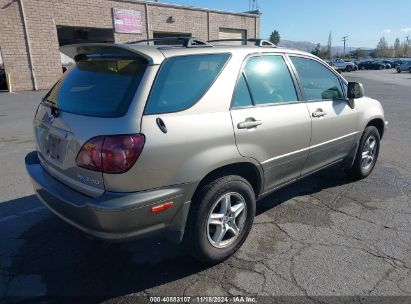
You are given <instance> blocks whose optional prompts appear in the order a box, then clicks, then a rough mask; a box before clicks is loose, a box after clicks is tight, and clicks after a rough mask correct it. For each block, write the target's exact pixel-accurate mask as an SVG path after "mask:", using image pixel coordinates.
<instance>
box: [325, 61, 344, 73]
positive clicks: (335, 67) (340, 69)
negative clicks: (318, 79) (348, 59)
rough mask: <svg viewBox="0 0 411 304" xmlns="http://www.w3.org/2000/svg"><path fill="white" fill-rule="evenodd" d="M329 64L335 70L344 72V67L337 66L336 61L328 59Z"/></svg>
mask: <svg viewBox="0 0 411 304" xmlns="http://www.w3.org/2000/svg"><path fill="white" fill-rule="evenodd" d="M326 62H327V64H328V65H329V66H331V67H332V68H333V69H334V70H336V71H337V72H338V73H339V74H341V72H343V71H344V70H343V69H342V68H339V67H337V66H336V65H335V64H334V63H332V62H331V61H326Z"/></svg>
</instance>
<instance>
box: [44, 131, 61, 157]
mask: <svg viewBox="0 0 411 304" xmlns="http://www.w3.org/2000/svg"><path fill="white" fill-rule="evenodd" d="M44 152H45V153H46V155H47V156H48V157H50V158H52V159H54V160H56V161H59V162H61V161H62V155H61V152H62V140H61V138H59V137H57V136H54V135H52V134H48V135H47V137H46V144H45V149H44Z"/></svg>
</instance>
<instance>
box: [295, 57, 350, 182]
mask: <svg viewBox="0 0 411 304" xmlns="http://www.w3.org/2000/svg"><path fill="white" fill-rule="evenodd" d="M290 59H291V61H292V63H293V64H294V67H295V69H296V71H297V74H298V78H299V81H300V85H301V87H302V90H303V95H304V99H305V100H306V101H307V107H308V110H309V112H310V115H311V119H312V136H311V143H310V153H309V156H308V159H307V163H306V164H305V166H304V169H303V171H302V174H305V173H308V172H310V171H313V170H316V169H319V168H321V167H324V166H326V165H328V164H331V163H333V162H336V161H338V160H341V159H343V158H344V157H346V156H347V154H349V152H350V151H351V149H352V148H353V147H354V144H355V138H356V137H357V133H358V132H357V109H356V108H353V109H352V108H351V107H350V106H349V105H348V103H347V101H346V100H345V96H344V90H343V89H342V85H341V81H340V78H339V76H337V75H336V74H335V73H334V72H333V71H331V70H330V69H329V68H328V67H326V66H325V65H323V64H322V63H320V62H319V61H316V60H314V59H310V58H305V57H299V56H290Z"/></svg>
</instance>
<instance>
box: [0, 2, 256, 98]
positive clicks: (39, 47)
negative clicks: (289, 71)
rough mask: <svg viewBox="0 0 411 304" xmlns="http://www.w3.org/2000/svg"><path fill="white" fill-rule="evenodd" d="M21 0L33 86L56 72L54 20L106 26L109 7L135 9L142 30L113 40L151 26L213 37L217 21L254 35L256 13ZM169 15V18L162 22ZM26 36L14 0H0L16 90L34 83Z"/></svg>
mask: <svg viewBox="0 0 411 304" xmlns="http://www.w3.org/2000/svg"><path fill="white" fill-rule="evenodd" d="M23 3H24V9H25V14H26V20H27V31H28V38H29V41H30V47H31V54H32V67H33V72H34V76H35V79H36V83H37V88H38V89H47V88H49V87H50V86H51V85H52V84H53V83H54V82H55V81H56V80H57V79H58V78H59V77H60V76H61V73H62V69H61V56H60V53H59V50H58V47H59V45H58V36H57V28H56V26H57V25H66V26H78V27H93V28H109V29H112V28H113V19H112V9H113V8H123V9H133V10H138V11H140V12H141V16H142V34H119V33H114V39H115V41H116V42H119V43H121V42H126V41H130V40H138V39H145V38H147V37H150V38H151V37H152V36H153V32H157V31H159V32H180V33H181V32H182V33H192V35H193V36H196V37H199V38H203V39H208V38H209V39H217V38H218V30H219V28H220V27H224V28H235V29H245V30H246V31H247V37H249V38H251V37H256V36H258V35H259V17H258V16H257V15H250V14H234V13H224V12H219V11H210V10H202V9H194V8H187V7H181V6H176V5H165V4H159V3H147V4H146V3H144V2H136V1H110V0H61V1H57V0H23ZM146 11H148V21H149V28H148V29H147V26H146V24H147V19H146V18H147V16H146ZM170 16H173V18H174V20H175V22H173V23H168V22H167V19H168V18H169V17H170ZM26 38H27V37H26V36H25V32H24V27H23V21H22V11H21V7H20V5H19V1H17V0H0V48H1V50H2V53H3V61H4V66H5V69H6V72H8V73H11V78H12V81H13V87H14V89H15V90H16V91H17V90H31V89H33V88H34V80H33V78H32V75H31V72H30V70H31V65H30V59H29V56H28V46H27V43H26V41H27V39H26Z"/></svg>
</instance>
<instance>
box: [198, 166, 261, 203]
mask: <svg viewBox="0 0 411 304" xmlns="http://www.w3.org/2000/svg"><path fill="white" fill-rule="evenodd" d="M226 175H239V176H241V177H243V178H244V179H246V180H247V181H248V182H249V183H250V184H251V186H252V187H253V190H254V193H255V196H256V197H258V196H259V194H261V193H262V190H263V185H264V181H263V179H264V175H263V172H262V169H261V167H259V166H258V165H256V164H254V163H251V162H236V163H231V164H227V165H224V166H221V167H218V168H216V169H214V170H212V171H210V172H209V173H207V174H206V175H205V176H204V177H203V178H202V180H201V181H200V183H199V184H198V185H197V188H196V190H195V191H194V194H193V200H192V201H194V199H195V197H196V195H198V193H199V192H200V191H201V189H202V188H203V187H204V186H205V185H207V184H208V183H210V182H212V181H213V180H215V179H217V178H219V177H222V176H226Z"/></svg>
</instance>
